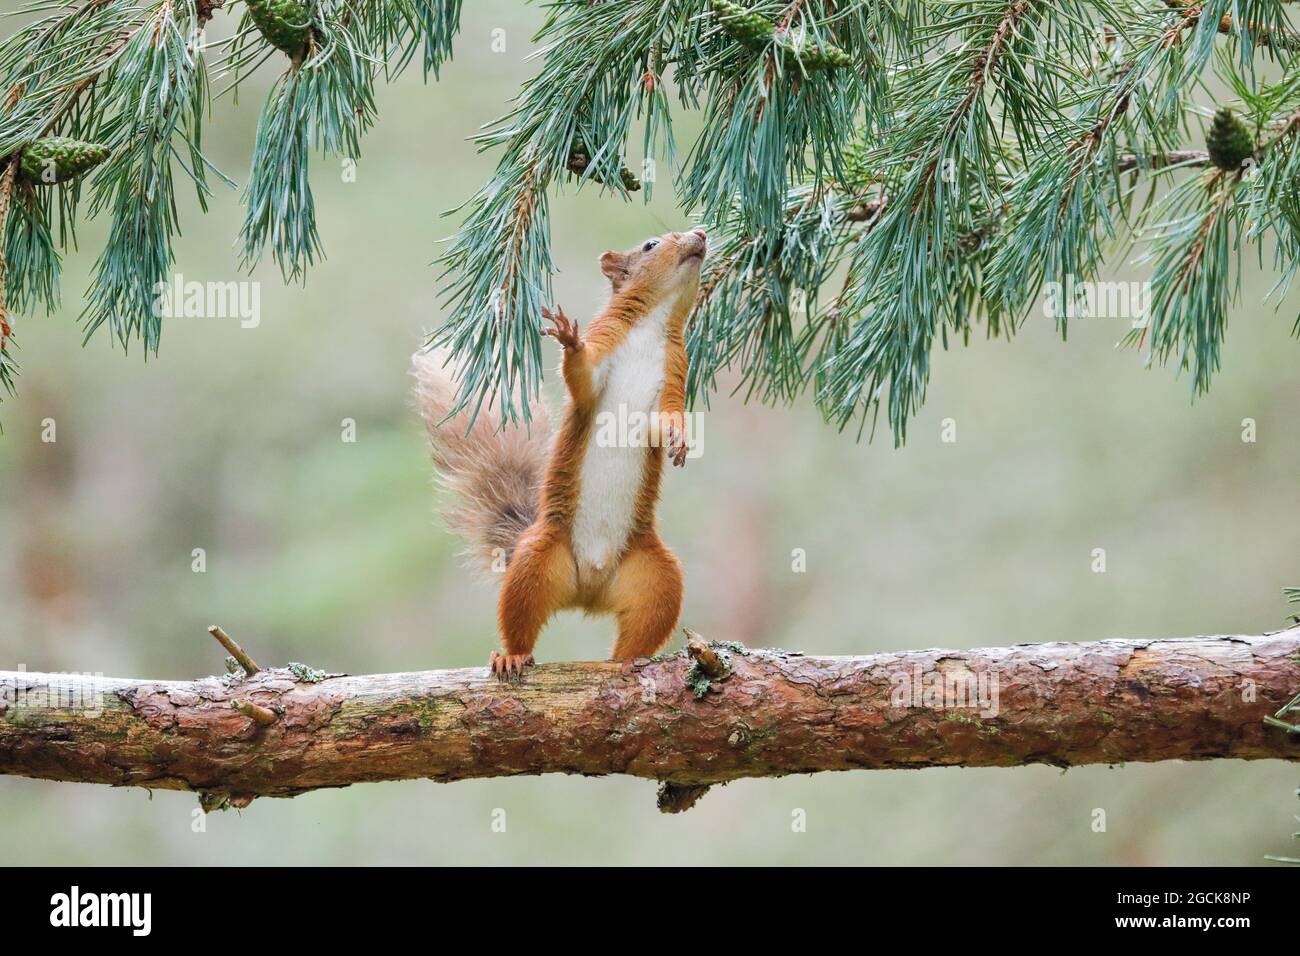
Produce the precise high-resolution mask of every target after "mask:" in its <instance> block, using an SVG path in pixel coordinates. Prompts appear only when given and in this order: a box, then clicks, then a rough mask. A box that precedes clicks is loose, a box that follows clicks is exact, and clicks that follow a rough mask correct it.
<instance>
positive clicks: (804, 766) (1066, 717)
mask: <svg viewBox="0 0 1300 956" xmlns="http://www.w3.org/2000/svg"><path fill="white" fill-rule="evenodd" d="M710 649H711V650H712V651H713V652H714V653H715V655H716V658H717V660H714V661H712V662H709V661H708V660H707V659H708V658H709V655H707V654H704V655H702V652H701V651H700V649H699V648H698V647H697V648H696V649H695V655H696V658H695V659H694V660H693V659H691V658H689V657H688V656H686V655H685V654H684V653H679V654H676V655H673V656H671V657H667V658H664V659H659V660H639V661H635V662H630V663H572V664H547V665H542V666H538V667H535V668H530V669H529V670H528V671H527V672H526V674H525V676H524V678H523V680H522V681H521V682H519V683H515V684H501V683H498V682H497V681H496V680H494V679H493V678H491V677H490V676H489V674H488V672H487V670H486V669H485V668H468V669H463V670H448V671H425V672H419V673H409V674H380V675H371V676H363V677H351V676H346V675H327V676H325V678H324V679H322V680H319V681H316V682H310V680H309V678H311V677H315V676H319V673H317V674H315V675H313V674H310V673H309V672H307V671H306V670H305V669H303V668H301V667H300V666H298V667H297V668H296V671H290V670H287V669H281V668H276V669H270V670H263V671H261V672H259V673H257V674H255V675H254V676H252V677H251V678H246V677H243V676H242V675H240V677H224V678H219V677H207V678H203V679H201V680H195V681H149V680H128V679H117V678H96V677H83V676H68V675H52V674H36V673H24V672H9V671H5V672H0V773H4V774H18V775H22V776H28V777H39V778H43V779H48V780H67V781H80V782H87V783H106V784H112V785H114V786H140V787H150V788H155V787H156V788H167V789H177V790H192V791H196V792H198V793H200V794H201V797H202V799H203V803H204V806H206V807H220V806H225V805H235V806H243V805H246V804H247V803H248V802H249V801H251V800H252V799H253V798H254V797H259V796H275V797H290V796H294V795H295V794H299V793H303V792H304V791H308V790H315V789H318V788H321V787H343V786H348V785H349V784H353V783H359V782H362V781H377V780H401V779H409V778H431V779H434V780H439V781H451V780H463V779H467V778H472V777H495V776H507V775H513V774H540V773H555V772H559V773H580V774H586V775H601V774H611V773H623V774H632V775H634V776H638V777H646V778H651V779H655V780H659V781H661V782H662V783H663V784H664V787H663V790H662V791H661V793H660V805H661V807H662V808H663V809H666V810H674V809H683V808H684V807H686V806H690V805H691V804H692V803H693V802H694V800H695V799H698V797H699V795H700V794H701V793H702V792H703V790H704V789H705V787H706V786H707V785H709V784H715V783H724V782H727V781H730V780H736V779H739V778H742V777H777V776H782V775H784V774H790V773H811V772H815V771H822V770H856V769H867V768H887V767H890V768H893V767H934V766H957V765H961V766H970V767H988V766H996V767H1009V766H1018V765H1022V764H1031V763H1047V764H1052V765H1054V766H1059V767H1070V766H1075V765H1078V764H1090V763H1106V764H1118V763H1125V762H1127V761H1153V760H1175V759H1178V760H1204V759H1210V758H1215V757H1233V758H1239V759H1248V760H1249V759H1261V758H1277V759H1283V760H1296V759H1297V758H1300V741H1298V740H1297V739H1296V738H1295V736H1293V735H1291V734H1289V733H1287V732H1286V731H1284V730H1280V729H1277V728H1275V727H1266V726H1265V724H1264V717H1266V716H1268V715H1270V714H1272V713H1274V712H1275V711H1277V710H1278V709H1279V708H1281V707H1283V706H1284V705H1285V704H1286V703H1287V702H1288V701H1289V700H1290V699H1291V697H1292V696H1293V695H1294V694H1295V693H1296V691H1298V690H1300V663H1298V662H1297V652H1300V627H1298V628H1291V629H1289V630H1286V631H1279V632H1277V633H1273V634H1267V635H1263V636H1250V637H1197V638H1186V639H1176V640H1149V641H1132V640H1110V641H1099V642H1096V643H1087V644H1063V643H1051V644H1029V645H1019V646H1015V647H1004V648H983V649H977V650H965V651H955V650H923V651H906V652H901V653H896V654H875V655H871V656H867V657H806V656H803V655H800V654H794V653H788V652H783V651H762V650H752V649H744V648H740V647H739V646H738V645H732V646H730V647H729V646H728V645H725V644H713V645H710ZM702 662H703V663H707V664H708V666H707V667H705V666H702ZM719 666H721V668H722V671H721V676H716V675H717V674H718V673H719ZM711 675H712V676H711ZM304 678H308V679H304Z"/></svg>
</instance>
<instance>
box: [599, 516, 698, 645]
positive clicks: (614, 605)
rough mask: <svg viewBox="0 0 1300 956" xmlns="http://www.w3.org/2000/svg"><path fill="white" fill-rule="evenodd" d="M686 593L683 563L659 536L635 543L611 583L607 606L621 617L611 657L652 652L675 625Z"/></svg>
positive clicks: (662, 643)
mask: <svg viewBox="0 0 1300 956" xmlns="http://www.w3.org/2000/svg"><path fill="white" fill-rule="evenodd" d="M684 593H685V579H684V577H683V575H682V566H681V563H680V562H678V560H677V556H676V555H675V554H673V553H672V552H671V551H669V550H668V548H667V547H665V546H664V543H663V542H662V541H660V540H659V538H658V536H650V537H647V538H644V539H641V540H638V541H636V542H634V543H633V544H632V546H631V548H630V549H629V550H628V551H627V552H626V553H625V554H624V555H623V560H622V561H621V562H620V563H619V566H618V571H617V572H615V575H614V579H613V581H611V582H610V585H609V591H608V597H607V600H608V604H609V607H610V609H611V610H612V611H614V613H615V614H617V615H618V639H617V640H616V641H615V642H614V651H613V653H612V655H611V657H612V658H613V659H614V660H616V661H627V660H634V659H635V658H638V657H652V656H654V654H656V653H657V652H658V651H659V649H660V648H662V647H663V646H664V645H665V644H667V643H668V639H669V638H670V637H672V634H673V629H674V628H675V627H677V619H678V617H680V616H681V612H682V595H683V594H684Z"/></svg>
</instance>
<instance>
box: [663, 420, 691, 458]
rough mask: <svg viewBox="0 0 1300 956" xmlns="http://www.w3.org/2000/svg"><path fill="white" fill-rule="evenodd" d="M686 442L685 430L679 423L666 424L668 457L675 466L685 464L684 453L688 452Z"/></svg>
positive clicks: (688, 448) (688, 447)
mask: <svg viewBox="0 0 1300 956" xmlns="http://www.w3.org/2000/svg"><path fill="white" fill-rule="evenodd" d="M690 450H691V449H690V446H689V445H687V444H686V432H685V430H684V429H683V428H682V426H680V425H676V424H673V425H669V426H668V458H669V460H670V461H671V462H672V463H673V465H674V466H676V467H677V468H681V467H682V466H683V465H685V464H686V455H687V453H688V452H690Z"/></svg>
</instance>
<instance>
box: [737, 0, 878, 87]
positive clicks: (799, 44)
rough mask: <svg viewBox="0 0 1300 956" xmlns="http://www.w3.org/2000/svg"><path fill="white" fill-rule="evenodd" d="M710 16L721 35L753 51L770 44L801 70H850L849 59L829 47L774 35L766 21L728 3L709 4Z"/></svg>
mask: <svg viewBox="0 0 1300 956" xmlns="http://www.w3.org/2000/svg"><path fill="white" fill-rule="evenodd" d="M712 6H713V15H714V16H715V17H717V18H718V22H719V23H720V24H722V29H723V32H725V33H726V34H727V36H729V37H731V38H732V39H733V40H737V41H739V42H740V43H742V44H744V45H745V46H747V47H750V48H751V49H755V50H761V49H764V48H765V47H766V46H767V45H768V44H769V43H771V42H772V41H773V40H775V41H776V45H777V46H778V47H779V48H780V49H782V50H784V51H785V53H786V54H787V55H788V56H792V57H794V58H795V59H796V60H798V61H799V63H800V64H801V65H802V66H803V68H804V69H805V70H809V71H812V70H833V69H836V68H837V67H842V66H852V65H853V58H852V57H851V56H849V55H848V54H847V53H845V52H844V51H843V50H841V49H840V48H839V47H837V46H834V45H833V44H830V43H827V44H823V45H820V46H819V45H818V44H817V43H815V42H813V41H811V40H809V39H807V38H806V37H804V36H803V35H802V34H792V33H787V32H777V30H776V25H775V24H774V23H772V21H771V20H769V19H767V18H766V17H763V16H760V15H759V14H757V13H750V12H749V11H748V10H746V9H745V8H744V7H742V6H740V4H737V3H732V2H731V0H712Z"/></svg>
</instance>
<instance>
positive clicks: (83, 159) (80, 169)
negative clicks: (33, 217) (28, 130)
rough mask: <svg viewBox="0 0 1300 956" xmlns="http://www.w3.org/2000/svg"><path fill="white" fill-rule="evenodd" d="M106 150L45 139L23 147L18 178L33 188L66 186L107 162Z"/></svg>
mask: <svg viewBox="0 0 1300 956" xmlns="http://www.w3.org/2000/svg"><path fill="white" fill-rule="evenodd" d="M108 152H109V151H108V147H107V146H101V145H100V144H98V143H86V142H82V141H81V140H79V139H68V138H67V137H65V136H47V137H45V138H44V139H38V140H35V141H34V142H31V143H28V144H27V145H26V146H24V147H23V154H22V160H21V161H20V162H19V164H18V178H19V179H21V180H22V181H23V182H25V183H30V184H31V185H33V186H53V185H54V184H55V183H66V182H67V181H68V180H69V179H76V178H77V177H78V176H80V175H82V174H83V173H87V172H89V171H90V170H92V169H94V168H95V167H96V166H98V165H99V164H100V163H102V162H103V161H104V160H106V159H108Z"/></svg>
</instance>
